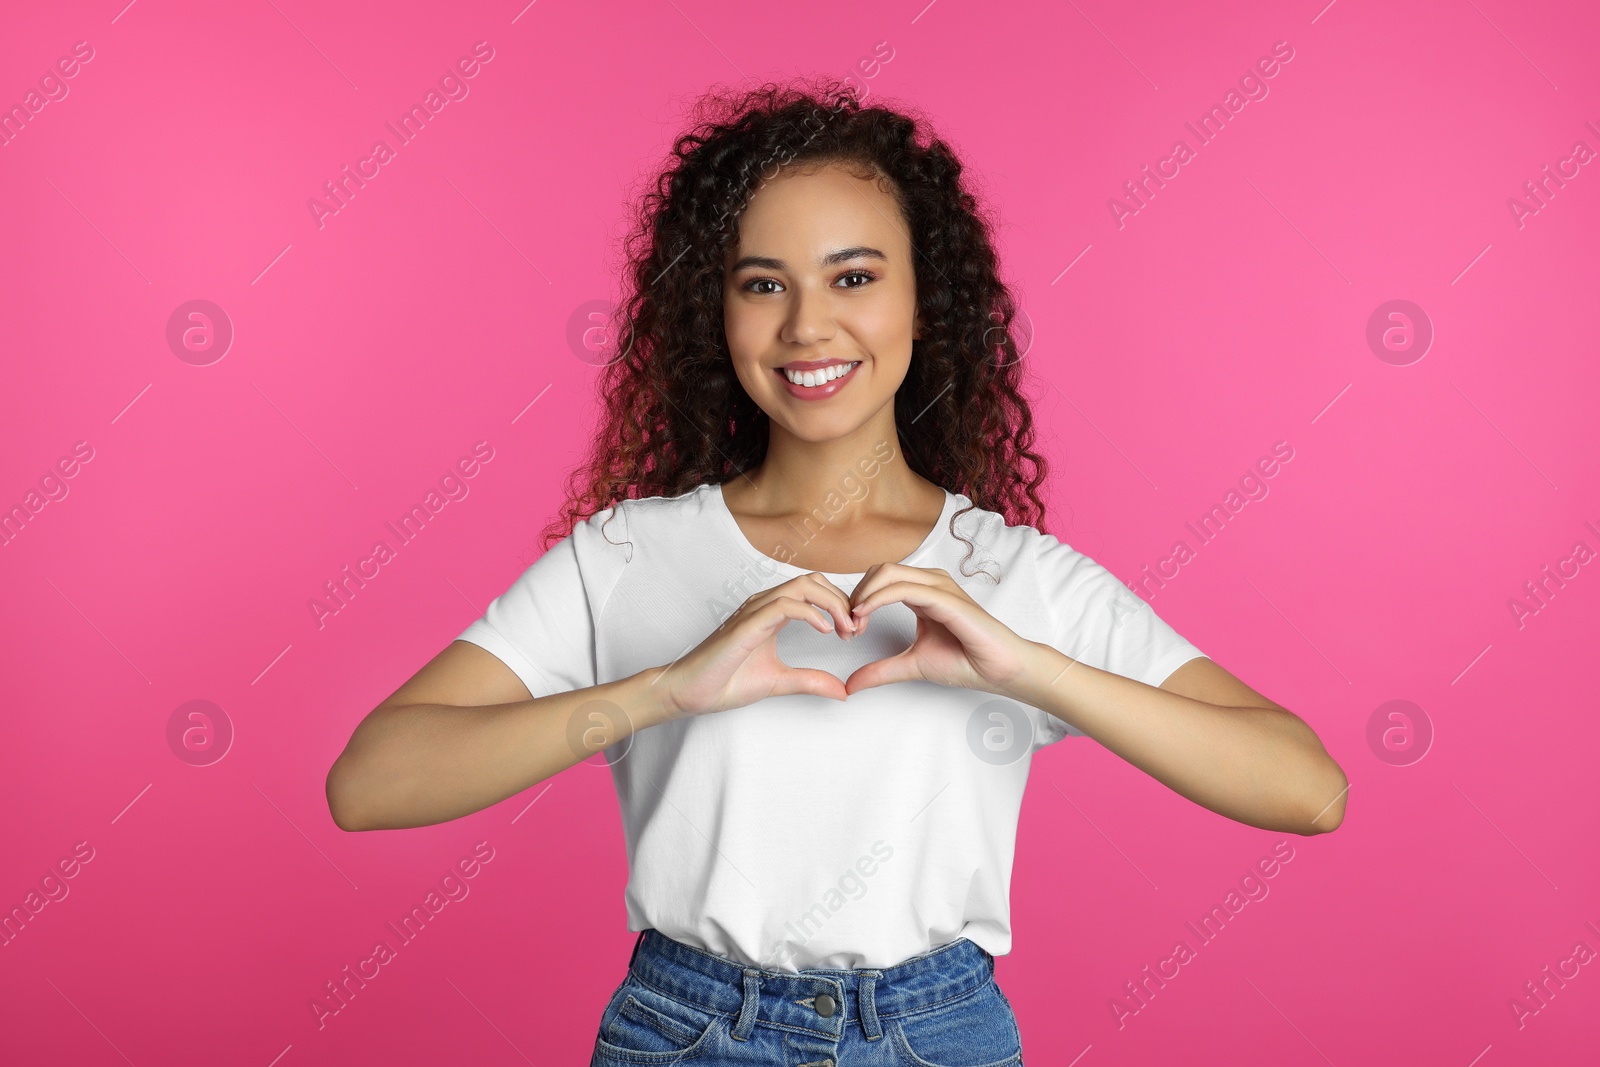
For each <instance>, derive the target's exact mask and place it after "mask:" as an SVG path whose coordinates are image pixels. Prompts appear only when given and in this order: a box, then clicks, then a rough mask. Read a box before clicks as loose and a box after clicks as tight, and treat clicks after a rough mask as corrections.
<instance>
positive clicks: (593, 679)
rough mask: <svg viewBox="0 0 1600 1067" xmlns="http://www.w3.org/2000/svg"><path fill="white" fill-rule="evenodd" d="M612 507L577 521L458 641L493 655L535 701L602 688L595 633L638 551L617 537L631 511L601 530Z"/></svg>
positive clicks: (623, 535) (620, 512) (619, 511)
mask: <svg viewBox="0 0 1600 1067" xmlns="http://www.w3.org/2000/svg"><path fill="white" fill-rule="evenodd" d="M613 510H614V509H611V508H607V509H605V510H604V511H600V512H596V513H595V514H594V515H592V516H590V517H589V518H588V519H586V520H584V521H582V522H579V523H577V524H576V525H575V526H574V528H573V531H572V533H571V534H569V535H568V536H566V537H564V538H562V539H561V540H560V541H557V542H556V543H555V544H554V545H551V546H550V548H549V549H548V550H546V552H545V554H544V555H542V556H540V557H539V558H538V559H536V560H534V561H533V563H532V565H530V566H529V567H528V569H527V570H525V571H523V572H522V574H521V575H520V576H518V578H517V579H516V581H514V582H512V583H511V586H510V588H508V589H506V591H505V592H503V593H501V594H500V595H499V596H497V597H495V598H494V600H492V601H490V603H489V607H488V608H487V609H486V610H485V611H484V613H483V616H482V617H481V618H478V619H475V620H473V622H472V623H471V624H470V625H469V626H468V627H467V628H466V629H465V630H463V631H461V634H460V636H459V637H457V638H456V640H458V641H470V642H472V643H473V644H475V645H478V646H479V647H481V648H484V649H487V650H488V651H489V652H492V653H493V654H494V655H495V656H496V657H498V658H499V659H500V660H501V661H502V662H503V663H505V665H506V666H507V667H509V668H511V670H512V671H513V672H515V674H516V675H517V677H518V678H520V679H522V684H523V685H525V686H527V687H528V692H529V693H531V694H532V695H533V696H535V697H542V696H550V695H551V694H554V693H566V692H571V691H572V690H574V689H586V688H588V687H589V686H593V685H597V684H599V679H598V677H597V670H596V656H595V649H596V641H595V632H596V629H597V624H598V622H599V620H600V618H601V616H602V614H603V612H604V610H605V605H606V602H607V600H608V599H609V597H610V594H611V591H612V589H614V588H615V587H616V583H617V581H618V580H619V579H620V578H621V575H622V571H623V569H624V567H625V565H626V562H627V558H628V556H629V555H631V548H632V546H631V544H626V543H613V541H612V540H611V538H616V541H617V542H624V541H625V540H626V536H627V522H626V509H617V515H618V517H617V519H616V520H615V521H612V522H611V523H610V525H609V526H608V527H605V528H604V529H602V527H603V526H604V524H605V520H606V519H607V518H608V517H610V516H611V515H612V513H613ZM619 529H620V530H621V531H622V533H621V536H618V534H617V531H618V530H619ZM607 534H609V535H610V537H608V536H607Z"/></svg>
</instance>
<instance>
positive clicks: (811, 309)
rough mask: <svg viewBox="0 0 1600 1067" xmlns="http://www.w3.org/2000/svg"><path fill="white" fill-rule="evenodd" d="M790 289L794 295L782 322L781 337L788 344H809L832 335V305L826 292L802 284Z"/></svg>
mask: <svg viewBox="0 0 1600 1067" xmlns="http://www.w3.org/2000/svg"><path fill="white" fill-rule="evenodd" d="M791 291H792V292H793V293H794V297H793V299H792V300H791V301H790V303H789V315H788V317H787V318H786V319H785V320H784V323H783V331H782V337H783V339H784V340H785V341H787V342H789V343H790V344H796V345H809V344H815V343H816V342H818V341H826V340H827V339H828V338H830V337H832V336H833V332H834V322H833V305H832V303H831V302H830V301H829V299H828V294H827V293H825V292H817V291H816V290H815V289H813V288H811V287H810V286H804V285H802V286H798V287H797V288H795V289H793V290H791Z"/></svg>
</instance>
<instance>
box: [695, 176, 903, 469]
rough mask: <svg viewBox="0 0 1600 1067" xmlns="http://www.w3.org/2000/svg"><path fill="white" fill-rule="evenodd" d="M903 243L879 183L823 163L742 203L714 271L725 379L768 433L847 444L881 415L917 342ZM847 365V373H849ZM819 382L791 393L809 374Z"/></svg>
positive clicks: (895, 208)
mask: <svg viewBox="0 0 1600 1067" xmlns="http://www.w3.org/2000/svg"><path fill="white" fill-rule="evenodd" d="M916 301H917V293H916V281H915V277H914V275H913V272H912V265H911V239H910V235H909V232H908V230H907V227H906V223H905V220H904V218H903V217H902V216H901V214H900V208H899V205H898V204H896V203H895V200H894V198H893V197H892V196H890V195H889V194H888V193H887V192H885V191H884V190H883V189H881V188H879V186H878V184H877V182H875V181H868V180H863V179H860V178H857V177H855V176H854V175H853V174H851V173H850V172H849V171H847V170H845V169H843V168H842V167H840V166H834V165H829V166H826V167H822V168H820V169H815V170H813V171H811V172H809V173H807V172H801V171H795V172H789V171H785V172H782V173H780V174H779V175H778V177H776V178H775V179H774V180H773V181H771V182H769V183H767V184H765V185H764V186H762V187H761V188H760V189H759V190H757V191H756V193H755V194H754V195H753V196H752V197H751V199H750V203H749V205H748V206H747V207H746V208H745V211H744V213H743V215H741V216H740V218H739V241H738V245H737V247H735V248H734V250H733V251H732V252H731V253H730V254H729V256H728V257H727V259H726V261H725V263H724V271H723V287H722V303H723V315H724V319H725V320H726V324H727V335H728V348H729V350H730V351H731V352H732V354H733V367H734V372H735V373H736V374H737V375H738V376H739V381H740V383H742V384H743V385H744V388H745V391H746V392H748V393H749V394H750V398H751V399H752V400H754V401H755V402H756V404H758V405H759V406H760V407H761V409H762V410H763V411H765V412H766V413H767V414H768V415H769V416H770V417H771V419H772V422H773V424H774V428H776V427H779V426H781V427H783V428H784V429H785V430H787V431H788V432H789V433H791V434H793V435H794V436H796V437H798V438H802V439H804V440H808V441H824V440H830V439H833V438H838V437H842V436H845V435H847V434H849V433H851V432H853V431H855V430H857V429H859V428H860V427H862V426H863V425H865V424H867V423H868V422H869V421H871V420H872V419H873V417H874V416H876V415H878V414H879V413H880V412H884V411H885V408H886V407H887V415H886V416H885V417H887V418H889V419H891V420H892V418H893V411H894V409H893V406H892V404H893V400H894V394H895V391H896V390H897V389H899V387H900V383H901V381H903V380H904V379H905V376H906V369H907V367H908V366H909V365H910V362H911V341H912V339H913V338H914V337H918V336H920V334H919V333H918V331H917V329H916V327H915V325H914V323H915V319H916V310H917V308H916ZM851 363H853V364H855V366H853V367H851V366H848V364H851ZM829 364H843V365H844V366H839V367H836V369H835V370H833V371H830V372H828V373H832V374H838V373H839V372H840V371H844V372H845V373H844V374H843V375H842V376H841V377H838V378H835V379H833V380H831V381H826V382H823V383H822V384H820V386H819V385H812V386H806V385H805V384H804V380H802V382H801V383H800V384H791V382H790V381H789V379H788V377H787V376H786V375H785V374H784V373H783V368H788V369H789V370H790V371H795V370H799V371H803V372H804V371H807V369H808V368H809V373H810V374H811V375H812V378H811V380H812V381H820V378H819V377H818V375H819V373H820V372H821V371H822V369H823V368H825V367H827V366H828V365H829Z"/></svg>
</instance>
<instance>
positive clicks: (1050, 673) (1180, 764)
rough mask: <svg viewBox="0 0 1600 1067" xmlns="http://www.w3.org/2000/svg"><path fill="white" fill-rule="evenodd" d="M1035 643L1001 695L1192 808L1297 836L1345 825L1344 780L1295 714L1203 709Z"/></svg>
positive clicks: (1274, 710)
mask: <svg viewBox="0 0 1600 1067" xmlns="http://www.w3.org/2000/svg"><path fill="white" fill-rule="evenodd" d="M1032 644H1033V648H1032V649H1031V650H1030V651H1029V660H1028V666H1027V668H1026V669H1025V670H1024V671H1023V672H1022V674H1021V676H1020V677H1019V679H1018V680H1017V682H1016V683H1015V684H1013V685H1012V686H1011V687H1009V688H1010V692H1009V693H1007V694H1006V695H1009V696H1013V697H1014V698H1015V699H1018V700H1021V701H1023V702H1024V703H1027V704H1031V705H1033V706H1034V707H1036V708H1039V709H1041V710H1043V711H1046V712H1048V713H1050V714H1052V715H1054V716H1056V717H1057V718H1059V719H1061V720H1063V721H1064V722H1067V723H1068V724H1070V725H1072V726H1074V727H1076V728H1077V729H1079V730H1081V731H1083V732H1084V733H1085V734H1087V735H1088V736H1089V737H1092V738H1093V739H1094V740H1095V741H1098V742H1099V743H1100V744H1101V745H1104V746H1105V747H1106V748H1108V749H1110V750H1111V751H1112V752H1115V753H1116V754H1117V755H1118V756H1121V757H1122V758H1123V759H1125V760H1127V761H1128V762H1129V763H1131V764H1133V765H1134V766H1136V767H1138V768H1139V769H1140V770H1142V771H1144V772H1145V773H1147V774H1149V775H1150V776H1151V777H1153V778H1155V779H1156V780H1157V781H1160V782H1161V783H1162V784H1164V785H1166V786H1167V787H1168V788H1170V789H1172V790H1174V791H1175V792H1177V793H1180V794H1182V795H1183V796H1185V797H1187V798H1189V799H1190V800H1192V801H1194V802H1195V803H1196V804H1199V805H1201V806H1203V807H1206V808H1209V809H1210V810H1212V811H1215V812H1217V813H1218V814H1219V815H1225V816H1227V817H1228V818H1230V819H1234V820H1237V821H1238V822H1242V823H1246V824H1248V825H1250V826H1259V827H1261V828H1262V829H1266V830H1280V831H1287V832H1290V833H1297V834H1316V833H1323V832H1326V831H1328V830H1332V829H1333V828H1334V827H1336V826H1338V824H1339V822H1340V820H1341V819H1342V818H1343V815H1344V797H1345V792H1346V791H1347V790H1348V788H1349V782H1348V781H1347V779H1346V778H1345V775H1344V772H1343V771H1342V770H1340V768H1339V765H1338V764H1337V763H1335V762H1334V761H1333V759H1332V758H1330V757H1329V755H1328V753H1327V750H1326V749H1324V748H1323V746H1322V742H1321V741H1320V740H1319V739H1318V738H1317V735H1316V733H1315V732H1314V731H1313V730H1312V729H1311V728H1310V727H1309V726H1307V725H1306V724H1305V722H1303V721H1302V720H1301V719H1300V718H1299V717H1298V716H1296V715H1294V714H1293V713H1291V712H1288V711H1285V710H1282V709H1281V708H1266V707H1225V706H1220V705H1216V704H1208V703H1205V702H1204V701H1200V700H1193V699H1190V698H1189V697H1185V696H1180V695H1179V694H1177V693H1173V692H1169V691H1168V690H1165V689H1159V688H1156V687H1154V686H1149V685H1145V684H1144V683H1142V682H1138V681H1135V680H1133V679H1131V678H1124V677H1122V676H1120V675H1117V674H1112V673H1110V672H1107V671H1102V670H1098V669H1096V668H1094V667H1091V666H1089V665H1088V664H1086V663H1083V662H1081V661H1077V660H1073V659H1071V658H1069V657H1068V656H1066V655H1064V654H1062V653H1061V652H1059V651H1057V650H1056V649H1054V648H1051V647H1050V646H1049V645H1044V644H1037V643H1032Z"/></svg>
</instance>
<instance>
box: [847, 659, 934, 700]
mask: <svg viewBox="0 0 1600 1067" xmlns="http://www.w3.org/2000/svg"><path fill="white" fill-rule="evenodd" d="M921 677H922V672H921V671H919V670H917V668H916V664H915V663H914V662H913V660H912V656H911V650H910V649H909V648H908V649H906V650H905V651H904V652H901V653H900V654H898V655H895V656H890V657H889V658H888V659H880V660H874V661H873V662H871V663H868V664H866V665H864V666H863V667H861V668H860V669H859V670H857V671H856V672H855V673H854V674H852V675H851V676H850V677H849V678H846V679H845V683H844V688H845V692H847V693H859V692H860V691H861V690H863V689H871V688H872V687H873V686H876V685H891V684H893V683H894V682H915V681H917V680H919V679H921Z"/></svg>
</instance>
